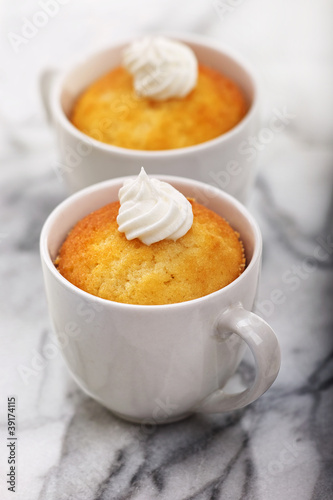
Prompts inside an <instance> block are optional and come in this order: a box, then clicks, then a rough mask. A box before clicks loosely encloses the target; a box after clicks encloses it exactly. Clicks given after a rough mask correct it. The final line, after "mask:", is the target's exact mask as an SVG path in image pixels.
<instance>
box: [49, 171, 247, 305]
mask: <svg viewBox="0 0 333 500" xmlns="http://www.w3.org/2000/svg"><path fill="white" fill-rule="evenodd" d="M55 265H56V267H57V269H58V271H59V272H60V273H61V274H62V275H63V276H64V278H66V279H67V280H68V281H70V282H71V283H72V284H73V285H75V286H77V287H78V288H81V289H82V290H84V291H86V292H88V293H90V294H92V295H96V296H98V297H101V298H103V299H107V300H112V301H116V302H123V303H127V304H140V305H157V304H172V303H177V302H184V301H188V300H193V299H196V298H199V297H203V296H205V295H208V294H210V293H212V292H215V291H217V290H219V289H221V288H223V287H224V286H226V285H228V284H229V283H231V282H232V281H233V280H235V279H236V278H237V277H238V276H239V275H240V274H241V273H242V272H243V270H244V267H245V257H244V249H243V244H242V242H241V241H240V239H239V235H238V233H237V232H236V231H234V230H233V229H232V227H231V226H230V225H229V224H228V223H227V222H226V221H225V220H224V219H223V218H222V217H220V216H219V215H218V214H216V213H215V212H213V211H211V210H209V209H208V208H206V207H204V206H203V205H201V204H199V203H197V202H196V201H195V200H194V199H187V198H185V196H183V195H182V194H181V193H180V192H179V191H177V190H176V189H175V188H173V187H172V186H171V185H169V184H167V183H165V182H162V181H159V180H158V179H155V178H149V177H148V176H147V174H146V173H145V171H144V170H143V169H142V170H141V172H140V174H139V176H138V177H137V178H136V179H134V180H133V179H129V180H127V181H126V182H125V183H124V185H123V187H122V188H121V189H120V191H119V202H118V201H117V202H113V203H110V204H108V205H106V206H104V207H102V208H100V209H99V210H96V211H94V212H92V213H91V214H89V215H87V216H86V217H84V218H83V219H82V220H80V221H79V222H78V223H77V224H76V225H75V227H74V228H73V229H72V230H71V231H70V233H69V234H68V236H67V238H66V240H65V241H64V243H63V244H62V246H61V248H60V251H59V254H58V256H57V258H56V260H55Z"/></svg>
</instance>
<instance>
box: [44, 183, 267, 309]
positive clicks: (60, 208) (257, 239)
mask: <svg viewBox="0 0 333 500" xmlns="http://www.w3.org/2000/svg"><path fill="white" fill-rule="evenodd" d="M150 177H155V178H158V179H160V180H162V181H165V182H169V183H170V184H171V185H173V183H176V184H179V183H183V184H186V185H187V186H188V185H190V186H191V187H193V188H197V189H199V190H205V191H204V192H205V193H206V194H207V190H209V191H210V192H211V193H212V195H214V196H219V197H220V198H223V199H224V201H227V202H228V203H229V204H231V205H232V206H233V208H235V209H236V210H237V211H238V212H240V213H241V214H242V215H243V216H244V217H245V218H246V220H247V222H248V223H249V226H250V227H251V230H252V232H253V234H254V248H253V255H252V258H251V261H250V263H249V265H248V266H247V267H246V268H245V269H244V271H243V272H242V274H241V275H240V276H238V277H237V278H236V279H235V280H233V281H232V282H231V283H229V284H228V285H226V286H224V287H223V288H220V289H219V290H216V291H215V292H212V293H209V294H208V295H204V296H203V297H199V298H197V299H192V300H187V301H184V302H176V303H172V304H157V305H144V304H128V303H123V302H116V301H113V300H109V299H103V298H101V297H98V296H96V295H93V294H91V293H88V292H86V291H84V290H81V288H78V287H77V286H75V285H73V284H72V283H71V282H70V281H68V280H67V279H66V278H64V277H63V276H62V275H61V274H60V272H59V271H58V270H57V268H56V267H55V265H54V263H53V261H52V259H51V256H50V253H49V249H48V237H49V231H50V228H51V226H52V224H53V223H54V221H55V220H56V219H57V218H58V217H59V215H62V216H63V215H64V213H65V211H66V210H67V209H68V208H69V207H70V206H71V205H72V204H75V202H76V201H78V200H81V199H82V198H84V197H86V196H89V195H90V194H91V193H95V192H97V191H99V190H100V189H103V188H107V187H108V186H112V185H114V184H120V183H123V182H124V180H125V179H128V178H133V176H124V177H115V178H113V179H109V180H107V181H102V182H99V183H97V184H92V185H90V186H88V187H86V188H84V189H81V190H80V191H77V192H76V193H74V194H72V195H70V196H69V197H68V198H66V199H65V200H63V201H62V202H61V203H60V204H59V205H57V206H56V207H55V208H54V209H53V210H52V212H51V213H50V214H49V216H48V217H47V219H46V220H45V222H44V224H43V227H42V230H41V234H40V256H41V260H42V262H43V263H45V265H46V266H47V268H48V270H49V271H50V272H51V274H52V275H53V277H54V278H55V279H56V281H58V282H59V283H60V284H61V285H62V286H63V287H65V288H67V289H69V290H71V291H72V292H74V293H77V294H78V295H79V296H81V297H82V298H83V299H86V300H87V299H89V300H92V301H93V302H97V303H100V304H104V305H105V306H108V307H110V305H112V306H113V307H122V308H125V309H126V308H127V309H128V308H130V309H131V310H134V309H136V310H141V311H142V310H151V311H155V312H156V311H161V310H163V311H166V310H167V309H170V308H179V307H189V308H190V307H193V306H194V307H195V306H196V305H197V304H199V302H204V301H207V300H210V299H211V297H212V296H215V297H217V296H218V295H221V296H222V295H225V294H226V293H228V292H229V290H231V289H232V288H234V287H235V286H238V284H239V282H240V281H242V280H243V279H244V277H246V276H247V275H248V274H249V273H250V272H251V270H252V269H253V267H255V266H256V264H257V262H258V260H259V259H260V258H261V249H262V236H261V231H260V229H259V226H258V223H257V221H256V220H255V218H254V217H253V216H252V215H251V213H250V212H249V211H248V209H247V208H246V207H245V206H244V205H243V204H242V203H241V202H239V201H238V200H237V199H236V198H234V197H233V196H231V195H230V194H228V193H226V192H225V191H222V190H221V189H218V188H216V187H214V186H211V185H209V184H206V183H204V182H200V181H197V180H194V179H189V178H186V177H178V176H171V175H151V176H150ZM77 222H78V221H77Z"/></svg>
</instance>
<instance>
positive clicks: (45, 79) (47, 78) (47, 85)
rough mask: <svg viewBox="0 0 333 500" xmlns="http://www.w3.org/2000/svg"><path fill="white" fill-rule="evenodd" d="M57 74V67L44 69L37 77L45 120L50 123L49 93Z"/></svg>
mask: <svg viewBox="0 0 333 500" xmlns="http://www.w3.org/2000/svg"><path fill="white" fill-rule="evenodd" d="M58 74H59V71H58V70H57V69H46V70H44V71H43V73H42V74H41V75H40V77H39V90H40V95H41V99H42V103H43V107H44V111H45V114H46V118H47V121H48V122H49V124H51V125H52V123H53V116H52V109H51V93H52V89H53V85H54V82H55V80H56V78H57V76H58Z"/></svg>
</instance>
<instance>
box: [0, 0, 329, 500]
mask: <svg viewBox="0 0 333 500" xmlns="http://www.w3.org/2000/svg"><path fill="white" fill-rule="evenodd" d="M41 3H43V2H37V1H34V0H29V1H27V2H24V5H23V2H19V1H18V0H14V1H11V2H9V0H6V1H4V2H3V3H2V7H3V14H4V15H3V24H4V29H3V31H2V33H3V36H2V46H1V54H0V55H1V58H0V60H1V67H0V83H1V97H2V98H1V100H0V106H1V111H0V116H1V117H2V122H1V126H0V132H1V136H0V145H1V148H0V159H1V171H0V190H1V199H0V203H1V212H0V219H1V222H0V250H1V260H0V275H1V288H0V294H1V300H0V304H1V306H0V307H1V312H0V319H1V334H0V335H1V337H0V346H1V349H0V367H1V378H0V386H1V398H0V418H1V425H0V498H1V500H2V499H4V500H5V499H7V498H8V499H9V498H15V499H17V500H37V499H38V500H66V499H68V500H125V499H133V500H153V499H161V500H162V499H163V500H164V499H166V500H178V499H179V500H185V499H186V500H189V499H193V500H209V499H210V500H213V499H223V500H229V499H230V500H238V499H251V500H284V499H288V500H310V499H314V500H317V499H318V500H319V499H320V500H326V499H330V498H332V495H333V493H332V492H333V431H332V410H333V384H332V381H333V378H332V377H333V340H332V328H333V312H332V299H333V281H332V277H333V272H332V271H333V224H332V218H333V197H332V187H333V169H332V162H333V148H332V139H333V137H332V136H333V133H332V130H333V113H332V111H333V106H332V103H333V99H332V91H331V89H332V83H333V71H332V61H333V57H332V56H333V54H332V52H333V44H332V32H333V29H332V28H333V16H332V11H333V8H332V4H331V2H330V1H329V0H319V1H318V2H315V3H314V2H304V0H303V1H302V0H295V1H294V2H288V1H287V0H280V1H278V0H273V1H271V2H264V0H243V1H242V0H237V1H234V0H225V1H220V2H214V1H212V2H204V1H199V0H195V1H192V2H183V3H181V2H176V1H175V0H168V1H167V0H162V1H160V2H152V1H148V0H142V1H141V2H137V3H135V2H134V1H130V0H123V1H122V2H120V3H118V2H115V1H112V2H111V1H109V2H106V1H103V2H99V3H98V2H96V3H95V4H93V3H92V2H89V1H83V0H82V1H80V2H75V1H74V0H72V1H68V2H65V1H62V2H60V0H59V2H58V3H57V2H55V0H54V1H53V5H54V3H56V4H57V5H58V7H59V9H58V10H56V8H55V7H54V9H55V11H56V12H55V14H54V15H53V17H52V16H49V18H48V20H47V23H46V24H45V26H43V27H40V28H38V30H37V32H35V33H34V34H33V35H31V36H30V38H25V42H22V40H21V42H20V43H19V44H18V45H17V46H16V49H17V50H16V51H15V47H14V45H13V36H11V38H8V37H9V34H10V33H14V34H16V35H20V34H21V33H22V30H23V27H24V23H25V22H26V19H28V20H31V19H32V18H33V16H35V15H36V13H37V12H38V11H39V10H40V9H41V7H40V4H41ZM44 3H47V2H46V1H45V2H44ZM50 3H52V2H50ZM60 4H61V5H60ZM24 18H25V19H24ZM159 29H162V30H168V31H172V30H175V31H178V32H179V31H185V32H191V31H193V32H197V33H202V34H206V35H209V36H211V37H213V38H215V39H216V40H221V41H222V42H223V43H225V44H229V45H231V46H232V47H234V48H235V49H237V50H238V51H239V52H241V53H243V55H244V56H245V57H247V58H248V59H249V60H250V61H251V62H252V64H253V65H255V66H256V68H257V71H258V74H259V77H260V80H261V84H262V91H263V92H262V95H263V99H262V103H263V106H262V108H263V127H265V126H267V124H268V123H269V119H270V117H271V116H272V113H273V112H274V109H280V110H283V109H284V110H285V111H286V112H287V113H289V114H290V115H293V116H292V118H290V120H289V123H288V124H286V126H285V128H284V129H283V130H282V131H281V132H279V133H275V134H274V136H273V137H271V140H270V141H269V142H268V143H266V144H262V143H261V144H260V149H261V151H258V163H259V173H258V178H257V182H256V185H255V189H254V192H253V195H252V198H251V201H250V209H251V211H252V212H253V213H254V215H255V216H256V218H257V219H258V221H259V224H260V226H261V229H262V233H263V238H264V255H263V269H262V277H261V284H260V290H259V296H258V302H257V312H258V313H259V314H261V315H262V316H263V317H264V318H265V319H266V320H267V321H269V322H270V324H271V325H272V326H273V328H274V329H275V330H276V332H277V335H278V337H279V341H280V344H281V348H282V367H281V372H280V374H279V377H278V379H277V380H276V382H275V383H274V385H273V387H272V388H271V389H270V390H269V391H268V392H267V393H266V394H265V395H264V396H262V397H261V398H260V399H259V400H258V401H257V402H256V403H254V404H252V405H250V406H248V407H246V408H245V409H243V410H241V411H237V412H234V413H232V414H223V415H212V416H200V415H196V416H193V417H191V418H189V419H187V420H184V421H182V422H179V423H175V424H170V425H167V426H161V427H156V428H153V429H151V432H147V430H145V431H143V430H142V429H141V428H140V426H136V425H131V424H128V423H126V422H122V421H120V420H118V419H117V418H115V417H114V416H113V415H112V414H111V413H110V412H108V411H107V410H105V409H104V408H103V407H102V406H100V405H99V404H98V403H96V402H94V401H93V400H91V399H90V398H89V397H87V396H86V395H85V394H83V393H82V391H81V390H80V389H79V388H78V387H77V386H76V385H75V383H74V382H73V381H72V380H71V378H70V376H69V374H68V372H67V370H66V368H65V366H64V363H63V361H62V359H61V357H60V355H58V356H56V357H54V358H53V359H45V358H44V357H43V354H42V353H43V346H45V344H46V343H47V342H48V340H49V336H50V334H51V328H50V323H49V318H48V312H47V306H46V300H45V295H44V288H43V281H42V274H41V267H40V261H39V253H38V238H39V233H40V229H41V226H42V224H43V222H44V220H45V219H46V217H47V215H48V214H49V213H50V211H51V210H52V209H53V208H54V207H55V206H56V205H57V204H58V203H59V202H60V201H61V200H62V199H63V198H64V197H65V195H66V193H65V190H64V188H63V186H62V185H61V184H60V183H59V180H58V179H57V176H56V174H55V169H54V165H55V162H56V158H57V156H56V155H57V153H56V147H55V142H54V138H53V134H52V131H50V130H49V129H48V128H47V125H46V123H45V119H44V116H43V114H42V110H41V106H40V102H39V99H38V93H37V76H38V73H39V72H40V71H41V69H42V68H44V67H46V66H61V65H63V64H66V63H67V62H70V60H71V57H74V56H75V57H77V55H78V53H79V52H80V51H83V50H88V49H89V50H91V49H92V48H94V47H98V46H101V45H103V44H106V43H108V42H110V41H113V40H114V39H117V38H119V37H122V36H124V35H127V34H131V33H132V32H133V31H134V32H140V33H143V32H150V31H156V30H159ZM14 39H15V37H14ZM15 40H18V39H15ZM17 43H18V42H17ZM275 289H279V290H281V293H282V297H283V300H282V301H281V303H280V304H274V303H273V301H272V292H273V290H275ZM39 356H41V358H40V357H39ZM36 359H37V360H38V359H39V361H36ZM34 360H35V361H34ZM22 366H24V367H28V368H30V369H31V370H32V373H31V374H30V376H29V378H28V381H27V383H24V381H23V379H22V377H21V376H20V370H19V367H22ZM252 372H253V370H252V367H251V365H250V364H249V363H247V362H246V363H243V365H242V366H241V370H240V373H241V375H242V377H243V378H244V379H245V380H246V379H247V378H249V377H251V375H252ZM12 395H15V396H16V397H17V420H18V427H17V436H18V448H17V453H18V478H17V491H16V493H15V494H13V493H11V492H8V491H7V485H6V484H5V480H6V479H5V475H6V473H7V467H8V465H7V449H6V432H7V426H6V423H5V421H6V413H7V412H6V404H7V397H8V396H12Z"/></svg>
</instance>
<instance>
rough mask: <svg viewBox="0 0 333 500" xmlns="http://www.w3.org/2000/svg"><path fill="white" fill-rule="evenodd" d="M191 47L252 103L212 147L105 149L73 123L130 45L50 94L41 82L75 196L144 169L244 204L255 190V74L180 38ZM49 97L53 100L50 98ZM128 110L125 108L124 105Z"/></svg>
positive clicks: (79, 68)
mask: <svg viewBox="0 0 333 500" xmlns="http://www.w3.org/2000/svg"><path fill="white" fill-rule="evenodd" d="M175 38H176V39H178V40H180V41H183V42H184V43H186V44H187V45H189V46H190V47H191V48H192V49H193V51H194V52H195V54H196V56H197V58H198V61H199V62H201V63H203V64H206V65H207V66H210V67H212V68H214V69H216V70H217V71H219V72H220V73H222V74H224V75H225V76H227V77H228V78H230V79H231V80H233V81H234V82H235V83H236V84H237V85H238V86H239V88H240V89H241V90H242V92H243V94H244V95H245V98H246V99H247V101H248V103H249V110H248V112H247V114H246V116H245V117H244V118H243V119H242V120H241V121H240V122H239V123H238V124H237V125H236V126H235V127H233V128H232V129H231V130H230V131H228V132H226V133H224V134H222V135H220V136H219V137H217V138H215V139H212V140H209V141H207V142H204V143H201V144H197V145H194V146H189V147H185V148H178V149H171V150H164V151H141V150H131V149H125V148H121V147H118V146H113V145H109V144H105V143H103V142H100V141H99V140H96V138H98V131H96V138H91V137H89V136H87V135H86V134H84V133H82V132H81V131H79V130H78V129H77V128H76V127H75V126H74V125H72V123H71V122H70V120H69V117H70V113H71V110H72V108H73V105H74V102H75V100H76V99H77V97H78V96H79V95H80V94H81V92H82V91H83V90H84V89H85V88H87V87H88V86H89V85H90V84H92V83H93V82H94V81H95V80H97V79H98V78H99V77H101V76H102V75H103V74H105V73H107V72H108V71H110V70H111V69H112V68H114V67H116V66H119V65H120V64H121V57H122V52H123V50H124V48H125V47H126V46H127V44H128V43H124V44H121V45H117V46H114V47H110V48H108V49H106V50H104V51H102V52H100V53H97V54H95V55H93V56H91V57H89V58H87V59H86V60H84V61H83V62H81V63H80V64H78V65H76V66H75V67H73V68H72V69H71V70H70V71H68V72H67V73H65V74H64V75H61V76H60V77H57V82H56V84H55V85H54V87H53V90H52V92H51V93H50V92H49V91H50V88H49V87H50V85H49V83H50V82H48V81H47V77H48V76H50V77H51V76H52V74H51V75H48V74H47V73H46V74H44V77H45V79H44V78H43V77H42V80H41V91H42V97H43V100H44V104H45V106H46V108H47V112H48V114H49V116H51V119H52V121H53V122H54V125H55V127H56V133H57V139H58V145H59V151H60V159H59V161H58V162H57V163H56V165H55V169H56V172H57V175H58V176H59V177H60V178H61V179H63V180H64V182H65V184H66V186H67V187H68V189H69V191H70V192H72V193H73V192H75V191H77V190H80V189H82V188H84V187H87V186H89V185H91V184H95V183H97V182H100V181H103V180H107V179H111V178H115V177H121V176H126V175H136V174H137V172H138V168H140V167H141V166H144V168H145V170H146V172H147V173H148V174H158V175H165V174H167V175H179V176H182V177H190V178H192V179H196V180H199V181H201V182H205V183H208V184H211V185H214V186H216V187H219V188H220V189H223V190H225V191H226V192H228V193H229V194H231V195H233V196H235V197H236V198H237V199H239V200H240V201H241V202H243V203H244V202H245V201H246V199H247V196H248V193H249V191H250V189H251V187H252V183H253V179H254V175H255V166H256V158H255V157H253V156H251V155H249V154H248V153H247V151H249V147H247V149H246V144H247V140H248V138H249V137H251V136H253V135H255V134H256V133H257V132H258V124H259V116H258V114H259V113H258V95H257V94H258V87H257V83H256V79H255V76H254V74H253V70H252V69H251V68H250V67H249V66H248V64H247V63H245V62H244V61H243V60H242V59H241V58H240V57H239V56H238V55H235V54H234V53H233V52H232V51H231V50H230V49H228V48H226V47H220V46H219V45H215V44H214V43H213V42H212V41H211V40H206V39H202V38H201V37H200V36H195V35H192V36H190V37H186V38H182V37H175ZM49 94H50V95H49ZM122 106H123V104H122Z"/></svg>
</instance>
